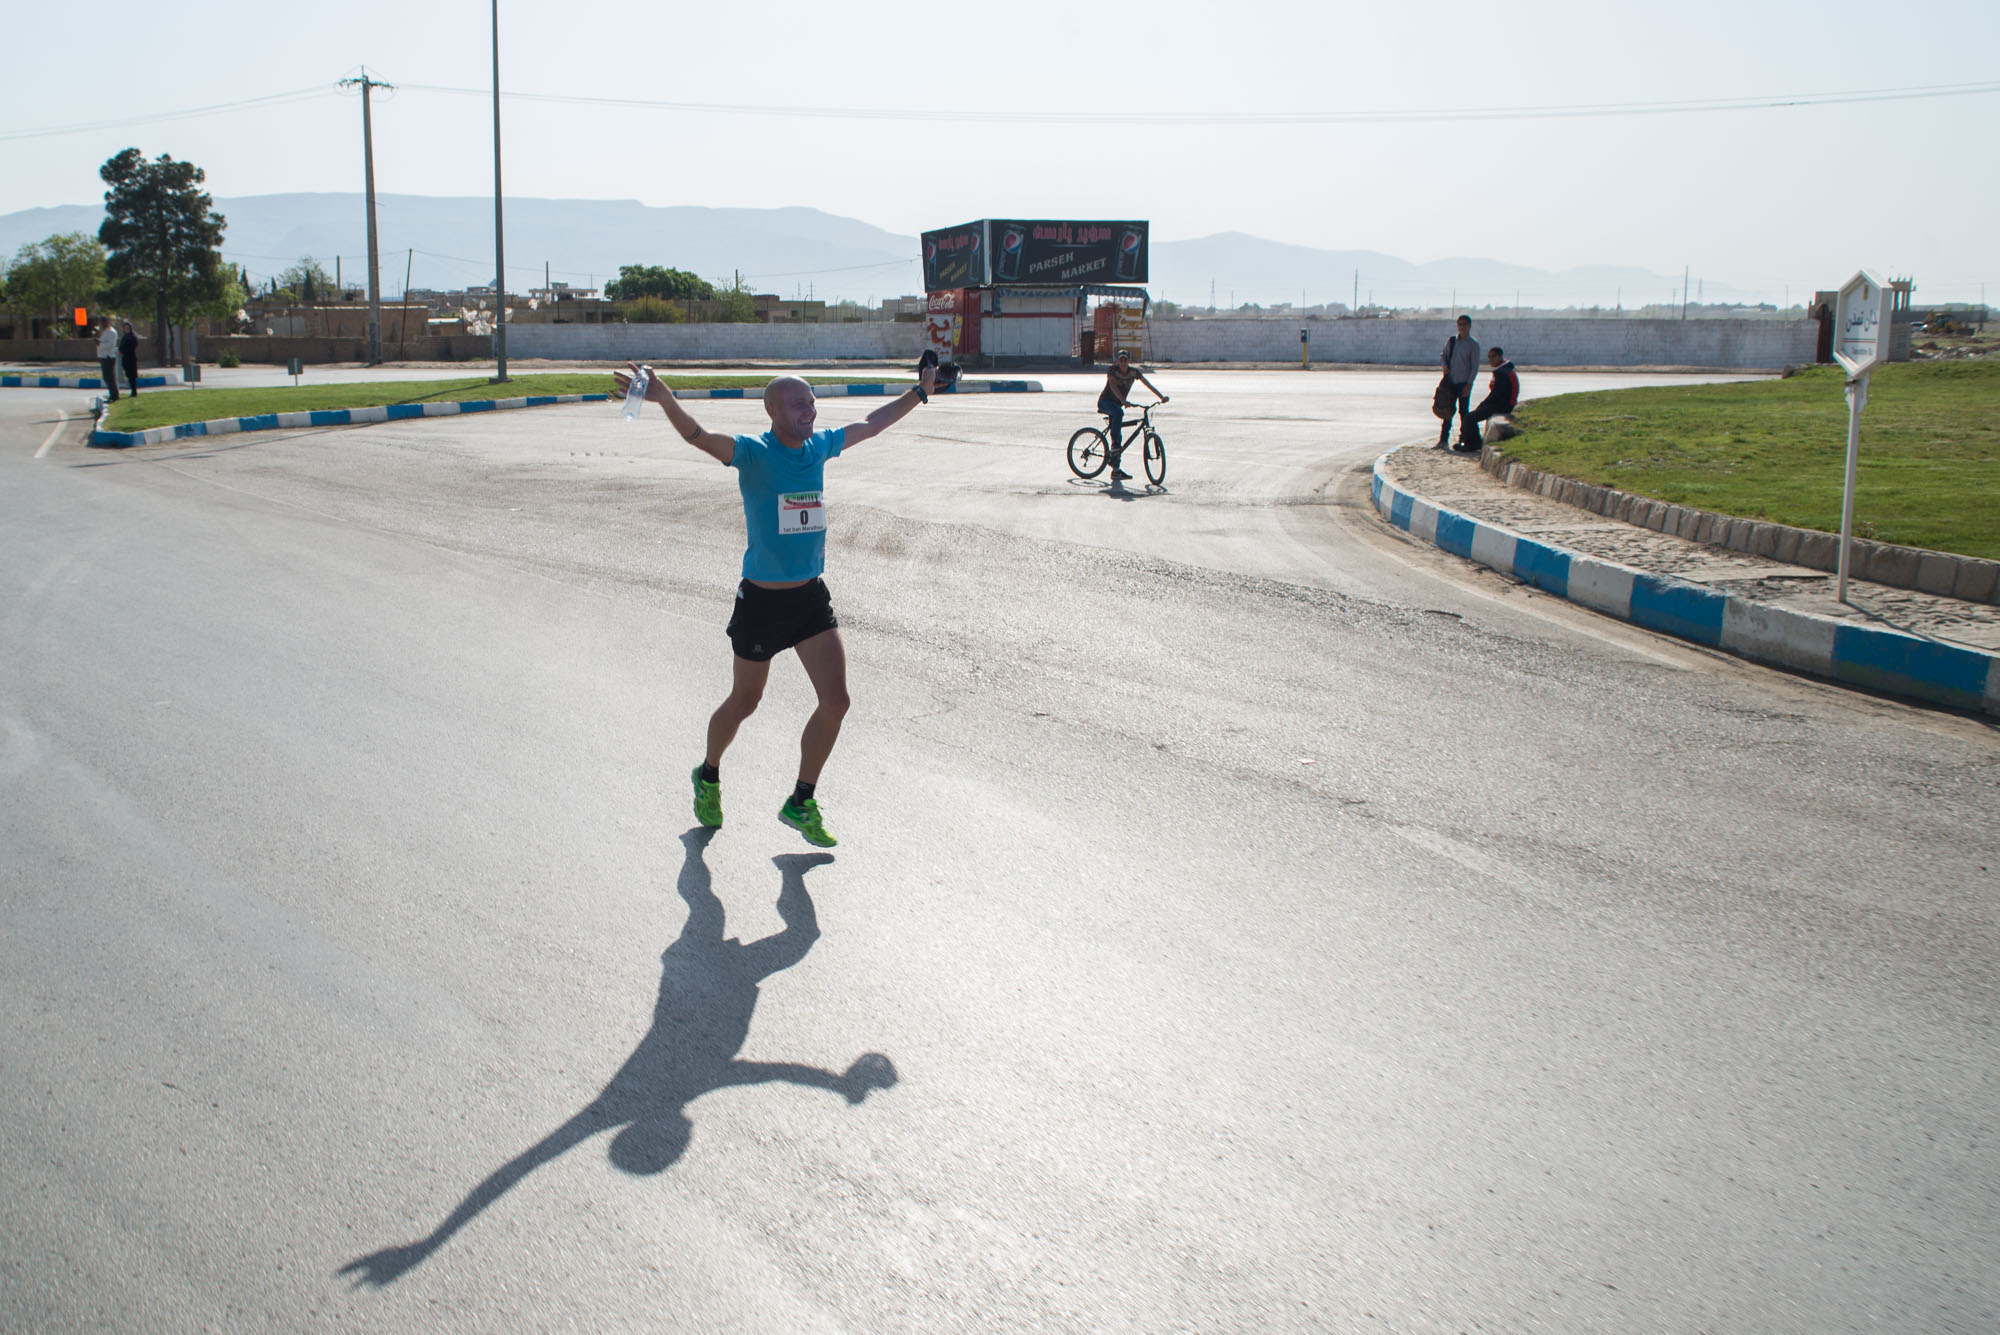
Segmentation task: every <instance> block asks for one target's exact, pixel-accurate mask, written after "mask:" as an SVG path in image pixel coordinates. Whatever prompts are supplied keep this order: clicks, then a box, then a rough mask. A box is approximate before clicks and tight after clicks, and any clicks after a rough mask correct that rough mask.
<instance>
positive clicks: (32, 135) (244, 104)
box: [0, 86, 338, 142]
mask: <svg viewBox="0 0 2000 1335" xmlns="http://www.w3.org/2000/svg"><path fill="white" fill-rule="evenodd" d="M335 96H338V94H337V93H336V92H335V91H334V89H333V88H332V87H331V86H325V87H318V88H294V89H292V90H291V91H290V92H288V93H268V94H266V95H265V96H263V97H250V98H245V99H244V100H243V101H241V102H217V103H215V104H214V105H213V106H206V107H189V108H188V109H186V110H185V111H157V112H148V113H147V114H145V115H143V116H123V117H120V118H118V119H116V120H108V121H83V122H79V123H78V124H75V125H55V126H50V127H48V128H46V129H40V130H0V142H5V141H9V140H16V139H46V138H51V137H53V136H55V135H63V134H89V133H91V132H92V131H95V130H120V129H124V128H125V127H127V126H131V125H155V124H158V123H159V122H161V121H178V120H188V119H190V118H192V117H196V116H221V115H226V114H228V113H230V112H234V111H250V110H253V109H255V108H258V107H275V106H282V105H284V104H285V103H288V102H310V101H313V100H314V99H316V98H322V97H335Z"/></svg>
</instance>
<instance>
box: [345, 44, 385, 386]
mask: <svg viewBox="0 0 2000 1335" xmlns="http://www.w3.org/2000/svg"><path fill="white" fill-rule="evenodd" d="M340 83H341V86H342V87H343V88H344V87H347V86H348V85H350V84H360V85H361V163H362V177H363V181H364V184H365V185H366V188H367V192H368V364H369V365H370V366H380V365H381V364H382V279H381V267H382V266H381V261H380V259H379V258H378V256H377V254H376V251H375V131H374V127H373V125H372V124H371V123H370V122H369V119H368V92H369V90H370V89H373V88H391V87H394V85H393V84H386V83H383V82H382V81H381V80H380V79H371V78H369V77H368V67H367V66H366V65H364V66H362V67H361V77H360V78H358V79H342V80H341V81H340ZM333 262H334V265H335V266H336V267H338V266H339V264H340V257H339V256H338V255H336V256H334V257H333Z"/></svg>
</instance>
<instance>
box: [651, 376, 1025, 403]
mask: <svg viewBox="0 0 2000 1335" xmlns="http://www.w3.org/2000/svg"><path fill="white" fill-rule="evenodd" d="M915 387H916V381H914V380H906V381H904V382H903V383H902V384H900V385H899V384H896V383H895V382H894V381H887V380H885V381H878V382H876V383H874V384H868V383H860V384H853V385H814V386H813V387H812V392H813V397H814V398H816V399H842V398H846V399H886V398H892V397H894V396H895V395H898V394H907V393H909V392H910V390H912V389H913V388H915ZM933 392H934V393H939V394H1039V393H1041V392H1042V382H1041V381H1039V380H961V381H959V382H958V383H957V384H956V385H954V386H953V387H952V388H950V389H945V390H936V391H933ZM674 397H675V398H677V399H761V398H763V397H764V391H763V389H762V388H761V387H752V388H749V389H677V390H675V391H674Z"/></svg>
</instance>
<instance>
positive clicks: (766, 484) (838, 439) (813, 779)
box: [614, 365, 937, 848]
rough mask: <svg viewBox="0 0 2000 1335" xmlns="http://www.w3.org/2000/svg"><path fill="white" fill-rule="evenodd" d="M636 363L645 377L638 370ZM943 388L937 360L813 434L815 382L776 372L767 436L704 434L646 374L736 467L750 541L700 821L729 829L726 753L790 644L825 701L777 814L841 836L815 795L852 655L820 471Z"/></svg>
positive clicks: (677, 423) (701, 785)
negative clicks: (900, 389)
mask: <svg viewBox="0 0 2000 1335" xmlns="http://www.w3.org/2000/svg"><path fill="white" fill-rule="evenodd" d="M632 370H633V373H634V374H637V373H639V370H640V368H639V367H637V366H634V367H633V368H632ZM614 379H615V380H616V382H617V385H618V392H619V394H620V396H622V395H623V394H624V393H625V390H626V388H627V386H629V385H630V384H631V381H632V376H631V375H628V374H627V373H625V372H623V371H619V372H617V373H615V375H614ZM936 383H937V368H936V366H935V365H930V366H925V367H923V368H922V369H921V370H920V371H919V372H918V373H917V386H916V388H915V389H912V390H910V391H908V392H907V393H905V394H902V395H901V396H899V397H897V398H896V399H893V400H891V401H890V402H888V403H886V404H884V405H882V406H881V407H880V408H877V409H876V410H875V411H874V412H872V413H870V414H868V417H867V419H866V420H865V421H862V422H858V423H856V424H855V425H853V426H849V427H841V428H839V429H837V430H832V431H814V430H813V423H814V421H815V419H816V418H817V416H818V406H817V403H816V401H815V400H814V398H813V391H812V386H811V385H808V384H807V383H806V382H805V381H803V380H801V379H799V378H798V377H797V376H779V377H778V378H777V379H776V380H773V381H772V382H771V383H770V384H769V385H767V386H765V388H764V411H765V412H766V413H768V414H769V415H770V418H771V429H770V430H769V431H766V432H765V433H764V434H763V435H761V436H725V435H722V434H721V433H720V432H715V431H706V430H703V429H702V426H701V424H700V423H699V422H697V421H695V420H694V418H693V417H691V416H690V415H689V414H688V411H687V409H685V408H683V407H682V406H681V404H680V400H678V399H676V398H675V397H674V392H673V390H671V389H669V388H668V387H667V385H666V382H664V381H663V380H661V379H660V378H659V377H658V376H656V375H651V374H650V373H648V381H647V384H646V398H647V400H648V401H650V402H653V403H657V404H659V405H660V407H661V408H662V409H663V410H664V411H665V412H666V414H667V420H668V421H669V422H671V423H673V427H674V430H676V431H678V432H679V433H680V435H681V439H683V440H685V441H687V442H688V444H690V445H692V446H694V447H695V448H696V449H698V450H700V451H701V452H702V453H704V454H707V455H709V456H710V457H711V458H713V459H714V460H715V461H716V462H717V463H720V464H721V465H722V466H723V467H725V468H734V469H735V470H736V487H737V490H738V491H739V492H741V493H742V496H743V525H744V529H745V531H746V533H747V536H748V540H749V541H748V546H747V547H746V549H745V551H744V553H743V580H742V583H740V584H738V585H737V587H736V610H735V612H734V613H733V614H732V615H731V616H730V618H729V628H728V634H729V643H730V646H731V648H733V649H734V650H735V658H734V663H733V676H732V682H731V686H730V691H729V696H728V698H727V699H725V700H724V701H723V702H722V703H721V704H720V705H718V706H717V707H716V710H715V713H714V714H713V715H711V716H710V718H709V720H708V749H707V751H706V752H705V753H704V754H703V756H702V762H701V764H699V765H697V766H695V768H694V773H693V775H692V778H693V781H694V816H695V819H696V820H697V821H699V822H700V823H701V824H703V825H705V826H709V827H711V828H713V827H716V826H719V825H721V824H722V768H721V767H722V753H723V752H724V751H726V750H728V749H729V744H730V743H731V742H732V741H734V740H735V739H736V730H737V729H738V728H740V727H742V725H743V721H744V720H745V719H747V718H749V717H750V715H751V714H753V713H755V712H756V709H757V704H758V701H760V700H761V699H763V696H764V683H765V682H766V681H768V680H769V679H770V675H771V660H772V659H773V658H775V657H777V656H778V655H779V654H781V653H783V652H784V651H785V650H787V649H791V650H794V651H795V652H796V653H797V654H798V656H799V664H800V665H801V666H802V667H804V668H805V670H806V677H807V679H808V680H809V681H811V682H812V686H813V692H814V694H815V695H816V696H817V697H818V705H817V707H816V708H815V709H814V710H813V712H812V716H811V717H810V718H808V719H807V720H806V726H805V732H804V733H803V734H801V736H800V738H799V779H798V786H797V787H795V788H794V789H793V790H792V795H791V796H790V797H789V798H787V799H785V804H784V805H783V806H782V807H780V808H779V809H778V819H779V820H781V821H783V822H784V823H785V824H787V825H789V826H791V827H792V828H793V829H795V830H797V831H798V832H799V833H800V834H802V835H804V836H805V838H806V842H807V843H810V844H816V845H818V846H819V847H821V848H832V847H833V846H834V844H836V843H837V842H839V841H838V840H836V839H835V838H834V837H833V836H832V835H831V834H828V833H827V830H826V825H825V822H824V818H823V816H822V815H821V812H820V809H819V802H818V800H817V799H816V798H815V797H814V796H813V790H814V788H815V786H816V785H817V784H818V783H819V774H820V769H821V767H822V766H824V765H825V764H826V759H827V757H828V756H829V755H831V754H832V752H833V743H834V740H835V739H836V738H838V737H839V736H840V723H841V720H842V718H844V717H845V716H846V714H847V704H848V700H847V653H846V650H845V649H844V648H843V647H842V645H841V642H840V622H839V620H838V619H837V618H836V617H835V616H834V614H833V600H832V597H831V596H830V595H829V594H828V592H827V587H826V582H825V581H824V580H822V579H821V578H820V574H821V572H822V571H824V570H825V568H826V525H827V514H826V504H825V499H824V492H823V490H822V486H821V481H822V474H823V472H824V470H825V467H826V461H827V460H829V459H834V458H838V457H839V456H840V455H841V454H842V453H843V452H844V451H845V450H846V449H847V448H848V447H849V446H853V445H859V444H860V443H861V442H862V441H864V440H868V439H870V438H871V437H874V436H878V435H880V434H881V433H882V432H884V431H886V430H888V429H889V428H890V427H892V426H894V425H895V424H896V423H897V422H900V421H902V420H903V418H904V417H906V416H908V415H909V413H910V411H911V410H912V409H914V408H915V407H916V406H917V405H918V404H919V403H928V402H930V393H931V389H932V387H933V386H934V385H935V384H936Z"/></svg>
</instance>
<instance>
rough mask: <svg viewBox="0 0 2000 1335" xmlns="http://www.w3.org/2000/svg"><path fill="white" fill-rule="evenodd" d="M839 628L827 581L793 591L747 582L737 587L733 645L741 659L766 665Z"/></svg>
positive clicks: (731, 622) (731, 627)
mask: <svg viewBox="0 0 2000 1335" xmlns="http://www.w3.org/2000/svg"><path fill="white" fill-rule="evenodd" d="M839 625H840V622H839V621H838V620H837V619H835V617H834V615H833V596H832V595H831V594H829V593H828V592H827V591H826V581H825V580H823V579H815V580H809V581H807V582H806V583H804V584H801V585H799V586H798V587H796V588H791V589H766V588H763V587H762V586H760V585H756V584H752V583H751V582H750V581H749V580H747V579H746V580H744V581H743V582H742V583H741V584H739V585H737V586H736V610H735V611H734V612H732V613H731V614H730V617H729V644H730V647H731V648H733V649H735V651H736V656H737V657H738V658H747V659H749V660H750V661H751V662H753V663H764V662H768V661H770V660H771V659H772V658H774V657H776V656H777V655H779V654H781V653H783V652H785V650H787V649H790V648H792V647H793V646H795V645H797V644H798V643H799V642H800V641H802V640H809V639H811V638H812V637H813V636H815V635H817V634H819V633H820V632H821V631H823V630H834V629H836V628H838V627H839Z"/></svg>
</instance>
